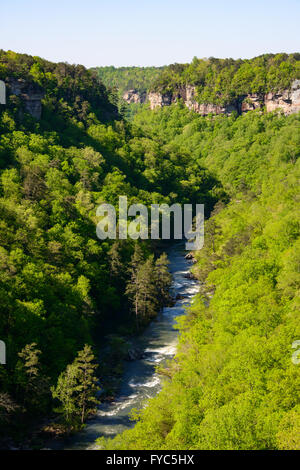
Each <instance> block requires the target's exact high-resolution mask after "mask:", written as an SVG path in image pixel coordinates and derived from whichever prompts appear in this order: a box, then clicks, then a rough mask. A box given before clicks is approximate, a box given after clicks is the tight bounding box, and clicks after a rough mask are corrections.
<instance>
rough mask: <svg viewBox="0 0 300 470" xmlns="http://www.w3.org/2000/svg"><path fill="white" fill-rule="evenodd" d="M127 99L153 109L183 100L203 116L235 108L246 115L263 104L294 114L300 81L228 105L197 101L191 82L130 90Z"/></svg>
mask: <svg viewBox="0 0 300 470" xmlns="http://www.w3.org/2000/svg"><path fill="white" fill-rule="evenodd" d="M123 99H124V100H125V101H127V103H145V102H146V101H148V102H149V104H150V109H155V108H158V107H159V108H161V107H163V106H170V105H171V104H172V103H176V102H177V101H178V100H179V99H182V100H183V102H184V103H185V105H186V106H187V107H188V108H189V109H190V110H192V111H195V112H196V113H198V114H201V115H202V116H207V115H208V114H231V113H232V112H234V111H236V112H237V113H238V114H243V113H245V112H247V111H250V110H253V109H260V108H263V107H265V109H266V111H267V112H270V111H274V110H275V109H278V108H279V109H281V110H282V111H283V112H284V114H292V113H296V112H298V111H300V80H294V81H293V83H292V86H291V89H290V90H283V91H281V92H276V93H275V92H274V93H273V92H270V93H267V94H266V95H264V94H257V93H254V94H248V95H242V96H239V97H238V99H236V100H235V101H233V102H232V103H230V104H227V105H225V106H220V105H216V104H213V103H198V102H197V100H196V87H194V86H190V85H187V86H186V87H182V88H181V89H179V90H178V91H176V92H175V93H171V92H169V93H158V92H150V93H149V94H148V95H146V94H145V93H143V94H140V93H139V92H137V91H136V90H129V91H128V92H126V93H125V94H124V95H123Z"/></svg>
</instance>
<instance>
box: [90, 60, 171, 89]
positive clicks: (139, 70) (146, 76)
mask: <svg viewBox="0 0 300 470" xmlns="http://www.w3.org/2000/svg"><path fill="white" fill-rule="evenodd" d="M163 69H164V67H113V66H110V67H96V68H95V69H93V70H95V71H96V72H97V74H98V77H99V78H100V80H101V81H102V82H103V83H104V85H105V86H107V87H109V88H117V89H118V90H119V92H120V94H121V95H123V94H124V92H125V91H127V90H136V91H138V92H139V93H143V92H147V91H148V90H149V88H150V87H151V85H152V84H153V82H154V81H155V80H156V79H157V78H158V77H159V76H160V74H161V72H162V70H163Z"/></svg>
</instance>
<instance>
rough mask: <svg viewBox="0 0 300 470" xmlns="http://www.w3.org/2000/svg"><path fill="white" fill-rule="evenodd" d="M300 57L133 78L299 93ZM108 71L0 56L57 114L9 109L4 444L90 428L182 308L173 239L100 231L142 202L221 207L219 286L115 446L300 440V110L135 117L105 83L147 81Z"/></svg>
mask: <svg viewBox="0 0 300 470" xmlns="http://www.w3.org/2000/svg"><path fill="white" fill-rule="evenodd" d="M298 56H299V55H298V54H293V55H284V54H277V55H271V54H270V55H267V56H261V57H258V58H255V59H252V60H250V61H232V59H226V60H225V59H224V60H221V59H213V58H210V59H208V60H202V59H194V60H193V62H192V63H191V64H189V65H188V64H187V65H180V66H176V65H175V66H169V67H166V68H164V69H163V70H160V71H159V76H157V78H156V70H152V68H150V69H149V70H148V69H146V71H145V74H144V72H141V76H139V74H138V73H136V71H135V70H131V68H130V69H129V72H130V73H131V72H132V75H133V77H135V78H134V79H136V80H137V81H136V82H134V83H132V84H131V83H130V86H131V85H134V86H133V87H134V88H138V86H141V87H145V88H147V87H148V86H149V87H150V80H151V83H154V82H152V80H153V79H155V78H156V80H157V81H156V85H153V86H154V87H155V89H165V87H166V86H167V87H173V86H174V87H177V86H180V84H181V83H184V82H185V83H186V82H188V83H193V84H195V85H196V86H197V87H198V96H199V99H203V100H206V99H216V100H218V99H222V100H225V101H226V100H227V99H229V97H230V98H232V96H233V94H234V93H237V92H239V93H240V92H243V93H246V94H247V93H252V92H258V91H259V92H266V91H267V90H269V89H271V88H272V89H276V88H278V89H281V88H285V87H288V86H289V85H290V83H291V81H292V80H293V79H294V78H297V77H298V74H299V57H298ZM100 70H101V69H98V70H87V69H85V68H84V67H83V66H80V65H69V64H65V63H58V64H54V63H51V62H49V61H46V60H44V59H41V58H39V57H31V56H28V55H24V54H17V53H14V52H12V51H8V52H5V51H0V79H1V80H4V81H5V82H6V83H7V84H8V89H9V83H10V81H11V80H13V79H14V80H18V79H21V80H24V81H25V82H26V83H29V84H30V83H32V84H34V85H35V86H38V87H40V89H41V90H43V92H44V98H43V100H42V118H41V120H40V121H37V120H35V119H34V118H33V117H32V116H30V115H29V114H27V113H26V110H25V109H24V103H23V101H22V99H21V97H20V96H16V95H14V94H10V93H9V94H8V99H7V105H6V106H2V105H1V108H0V213H1V217H0V245H1V246H0V309H1V310H0V339H1V340H3V341H4V342H5V344H6V346H7V364H6V365H0V439H2V440H3V442H5V439H6V438H7V435H8V434H9V435H11V436H13V437H14V439H20V440H22V439H24V434H26V432H27V430H28V427H29V426H32V424H33V423H36V422H39V421H40V420H41V419H42V418H43V417H45V416H53V417H54V420H55V423H59V426H60V427H61V429H62V430H66V429H67V430H68V431H70V430H78V429H80V427H81V426H82V425H83V423H84V422H85V420H86V418H87V417H88V416H89V415H90V414H92V413H93V412H94V410H95V407H96V406H97V403H98V402H99V393H98V392H99V388H100V389H103V388H105V386H107V387H108V388H110V387H111V385H109V384H108V385H106V384H105V376H106V374H107V368H110V369H115V371H116V374H117V373H120V368H121V364H122V360H123V358H124V354H126V340H127V338H128V337H130V336H131V335H134V334H136V332H137V331H142V330H143V328H144V327H145V325H147V323H148V322H149V321H150V320H151V319H153V318H154V317H155V315H156V314H157V313H158V312H159V311H160V310H161V308H162V307H163V306H166V305H169V303H170V302H171V299H170V294H169V287H170V284H171V278H170V274H169V271H168V260H167V257H166V255H165V254H164V250H163V247H162V246H160V244H159V243H155V242H154V241H143V242H141V241H133V240H116V241H108V240H106V241H101V242H100V240H98V239H97V237H96V224H97V217H96V208H97V206H98V205H99V204H101V203H102V202H107V203H110V204H113V205H115V207H117V204H118V196H119V195H126V196H127V197H128V203H129V204H132V203H135V202H141V203H143V204H145V205H147V206H149V205H150V204H151V203H163V202H165V203H167V204H171V203H174V202H179V203H180V204H183V203H199V202H201V203H204V204H205V215H206V226H205V245H204V248H203V249H202V250H200V251H199V252H196V253H194V258H195V261H196V262H195V264H194V265H193V268H192V270H193V274H194V276H196V278H197V279H199V281H200V282H201V283H202V288H201V290H200V292H199V294H198V295H197V296H196V297H195V300H194V302H193V305H192V306H191V307H190V308H189V309H188V311H187V313H186V315H185V316H184V317H182V318H181V319H180V320H178V329H179V332H180V340H179V346H178V350H177V355H176V357H175V359H174V360H172V361H171V362H170V363H169V364H168V365H167V366H166V368H165V369H164V370H162V371H161V374H162V375H163V377H164V384H163V389H162V391H161V392H160V393H159V394H158V395H157V397H155V398H154V399H152V400H151V401H150V402H149V404H148V406H147V407H146V408H143V409H142V410H133V412H132V419H133V420H135V421H136V424H135V426H134V427H133V429H131V430H128V431H125V432H124V433H122V434H120V435H118V436H117V437H116V438H114V439H113V440H110V439H108V440H106V439H103V438H100V439H99V441H98V445H99V448H101V449H127V450H131V449H132V450H133V449H299V448H300V441H299V436H300V408H299V406H300V405H299V398H300V396H299V393H300V377H299V365H296V364H294V363H293V362H292V360H291V358H292V354H293V349H292V343H293V342H294V341H295V340H299V339H300V324H299V283H300V271H299V261H300V251H299V230H300V222H299V189H298V188H299V186H298V185H299V160H298V156H299V152H300V151H299V149H300V132H299V117H300V116H299V114H293V115H290V116H285V115H284V114H283V113H281V112H280V111H278V112H277V111H276V112H273V113H266V112H264V111H251V112H248V113H247V114H245V115H243V116H237V115H235V114H233V115H231V116H222V115H221V116H213V115H210V116H208V117H202V116H199V115H197V114H196V113H193V112H192V111H189V110H188V109H187V108H186V107H185V106H184V105H183V104H182V103H178V104H174V105H172V106H169V107H165V108H161V109H156V110H154V111H150V110H149V109H147V107H145V108H142V109H140V110H139V111H138V112H137V113H136V114H135V116H134V117H133V118H132V119H131V120H130V121H128V120H127V119H125V117H124V115H123V114H122V112H120V109H118V107H117V106H116V100H115V97H114V93H113V92H112V91H111V90H110V89H109V88H106V86H105V85H109V86H111V85H112V86H118V87H120V89H121V87H122V86H124V87H125V86H127V85H128V83H129V81H128V82H126V85H125V79H124V75H120V76H119V75H118V74H117V75H116V76H114V70H113V69H111V68H108V70H107V71H106V72H107V74H106V78H104V77H105V73H106V72H105V71H104V72H105V73H104V72H103V74H102V75H101V73H100ZM117 70H118V69H117ZM108 72H109V73H108ZM130 73H129V75H128V80H130V78H129V77H130ZM110 74H111V77H112V78H110ZM201 77H202V78H201ZM101 80H103V82H102V81H101ZM114 80H115V81H114ZM126 80H127V78H126ZM132 80H133V79H132ZM139 83H140V85H138V84H139ZM148 83H149V85H148ZM151 86H152V85H151ZM124 89H125V88H124ZM141 89H142V88H141ZM143 89H144V88H143ZM220 97H221V98H220ZM141 294H143V295H141ZM116 325H117V328H116V327H115V326H116ZM112 331H113V332H114V334H113V335H112V334H111V333H112ZM107 342H108V343H109V346H110V352H111V353H112V354H110V356H111V357H110V362H109V363H108V364H103V363H102V364H101V361H100V363H99V360H98V351H99V349H100V348H101V346H102V345H103V344H104V343H105V344H107ZM124 350H125V353H124ZM104 391H105V390H104ZM100 397H101V395H100ZM100 400H101V398H100ZM57 417H58V418H57Z"/></svg>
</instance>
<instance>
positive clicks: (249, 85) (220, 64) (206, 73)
mask: <svg viewBox="0 0 300 470" xmlns="http://www.w3.org/2000/svg"><path fill="white" fill-rule="evenodd" d="M299 59H300V55H299V54H298V53H297V54H296V53H295V54H289V55H288V54H276V55H274V54H265V55H262V56H259V57H255V58H253V59H249V60H248V59H244V60H242V59H238V60H233V59H216V58H214V57H211V58H209V59H198V58H197V57H195V58H194V59H193V61H192V62H191V63H190V64H173V65H169V66H168V67H166V68H164V70H163V71H162V73H161V74H160V76H159V77H158V78H157V80H156V81H155V82H154V84H153V86H152V89H153V90H155V91H159V92H161V93H166V92H176V91H178V90H180V89H181V88H182V87H184V86H185V85H187V84H188V85H195V86H196V89H197V96H196V99H197V101H198V102H199V103H215V104H220V105H224V104H228V103H232V102H233V101H234V100H236V99H237V98H238V97H240V96H243V95H248V94H249V93H257V94H265V93H267V92H269V91H278V90H283V89H287V88H289V87H290V85H291V82H292V81H293V80H294V79H296V78H300V61H299Z"/></svg>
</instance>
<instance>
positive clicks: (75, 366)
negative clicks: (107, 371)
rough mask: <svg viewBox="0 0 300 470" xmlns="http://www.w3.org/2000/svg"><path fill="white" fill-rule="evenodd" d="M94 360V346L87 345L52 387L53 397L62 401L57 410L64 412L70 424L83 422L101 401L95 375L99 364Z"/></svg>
mask: <svg viewBox="0 0 300 470" xmlns="http://www.w3.org/2000/svg"><path fill="white" fill-rule="evenodd" d="M94 361H95V356H94V355H93V353H92V348H91V347H90V346H88V345H85V347H84V349H83V350H82V351H80V352H79V353H78V356H77V358H76V359H75V361H74V362H73V363H72V364H70V365H68V366H67V368H66V370H65V371H64V372H62V373H61V374H60V376H59V378H58V381H57V385H56V387H52V389H51V391H52V396H53V398H57V399H58V400H59V401H60V402H61V406H60V407H59V408H57V411H58V412H59V413H62V414H63V416H64V418H65V421H66V423H67V424H68V425H70V424H73V425H74V424H76V423H78V421H79V422H80V423H81V424H83V423H84V421H85V419H86V418H87V416H88V415H89V414H91V413H92V412H94V410H95V406H96V405H97V403H99V401H98V400H97V398H96V393H97V391H98V390H99V387H98V386H97V377H96V375H95V370H96V368H97V365H96V364H95V363H94Z"/></svg>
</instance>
